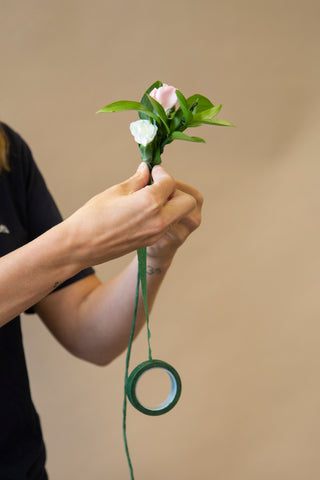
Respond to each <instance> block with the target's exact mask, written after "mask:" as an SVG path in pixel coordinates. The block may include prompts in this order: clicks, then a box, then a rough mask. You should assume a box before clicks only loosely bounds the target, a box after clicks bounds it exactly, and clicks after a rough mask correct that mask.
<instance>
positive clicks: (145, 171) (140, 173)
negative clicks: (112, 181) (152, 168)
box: [122, 162, 150, 194]
mask: <svg viewBox="0 0 320 480" xmlns="http://www.w3.org/2000/svg"><path fill="white" fill-rule="evenodd" d="M149 176H150V173H149V168H148V165H147V164H146V163H145V162H141V163H140V165H139V166H138V168H137V171H136V172H135V174H134V175H132V177H130V178H128V179H127V180H125V181H124V182H122V187H123V188H124V190H125V193H126V194H130V193H134V192H137V191H138V190H140V189H141V188H143V187H145V186H146V185H148V183H149Z"/></svg>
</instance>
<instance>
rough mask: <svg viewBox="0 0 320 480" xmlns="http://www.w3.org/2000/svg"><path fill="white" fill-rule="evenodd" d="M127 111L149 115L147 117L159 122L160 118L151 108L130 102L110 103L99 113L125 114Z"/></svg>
mask: <svg viewBox="0 0 320 480" xmlns="http://www.w3.org/2000/svg"><path fill="white" fill-rule="evenodd" d="M127 110H137V111H138V112H143V113H145V114H146V115H147V117H151V118H154V119H155V120H157V122H159V117H158V115H156V114H155V113H153V112H152V111H151V110H149V108H147V107H146V106H145V105H142V103H139V102H130V101H129V100H121V101H119V102H114V103H110V104H109V105H106V106H105V107H103V108H101V110H99V111H98V112H97V113H104V112H125V111H127Z"/></svg>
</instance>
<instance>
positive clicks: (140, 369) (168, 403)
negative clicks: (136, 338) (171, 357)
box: [126, 360, 181, 416]
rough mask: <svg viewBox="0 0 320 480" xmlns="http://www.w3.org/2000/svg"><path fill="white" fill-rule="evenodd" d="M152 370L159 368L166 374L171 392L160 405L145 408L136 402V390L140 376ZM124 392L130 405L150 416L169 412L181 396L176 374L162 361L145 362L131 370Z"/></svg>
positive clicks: (179, 383) (179, 382) (179, 381)
mask: <svg viewBox="0 0 320 480" xmlns="http://www.w3.org/2000/svg"><path fill="white" fill-rule="evenodd" d="M153 368H160V369H162V370H165V371H166V372H167V374H168V375H169V377H170V380H171V390H170V393H169V395H168V397H167V398H166V399H165V400H164V401H163V402H162V403H160V404H159V405H156V406H155V407H146V406H144V405H142V403H141V402H140V401H139V400H138V397H137V393H136V389H137V384H138V382H139V380H140V378H141V376H142V375H144V374H145V373H146V372H147V371H149V370H151V369H153ZM126 392H127V395H128V398H129V400H130V402H131V404H132V405H133V406H134V407H135V408H136V409H137V410H139V411H140V412H142V413H145V414H146V415H152V416H155V415H162V414H164V413H166V412H169V410H171V409H172V408H173V407H174V406H175V404H176V403H177V402H178V400H179V398H180V395H181V379H180V376H179V374H178V372H177V371H176V370H175V369H174V368H173V367H172V366H171V365H169V363H166V362H163V361H162V360H146V361H145V362H142V363H140V364H139V365H138V366H137V367H136V368H135V369H134V370H132V372H131V374H130V376H129V378H128V380H127V383H126Z"/></svg>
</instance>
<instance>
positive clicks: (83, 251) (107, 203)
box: [60, 163, 196, 268]
mask: <svg viewBox="0 0 320 480" xmlns="http://www.w3.org/2000/svg"><path fill="white" fill-rule="evenodd" d="M152 176H153V182H154V183H153V184H152V185H148V181H149V169H148V167H147V165H146V164H145V163H142V164H141V165H140V166H139V168H138V170H137V171H136V173H135V174H134V175H133V176H132V177H131V178H129V179H128V180H126V181H124V182H122V183H120V184H118V185H114V186H113V187H111V188H108V189H107V190H105V191H104V192H102V193H100V194H98V195H96V196H94V197H93V198H91V199H90V200H89V201H88V202H87V203H85V204H84V205H83V206H82V207H81V208H80V209H79V210H77V211H76V212H75V213H74V214H72V215H71V216H70V217H69V218H67V219H66V220H65V221H64V222H62V224H60V225H61V227H62V228H64V229H65V234H66V235H67V237H66V238H67V241H68V242H70V243H69V244H70V251H71V255H72V256H73V259H72V260H73V261H74V262H75V263H76V264H77V265H79V266H80V267H81V268H84V267H87V266H93V265H97V264H100V263H103V262H106V261H108V260H111V259H113V258H116V257H120V256H122V255H124V254H126V253H129V252H132V251H134V250H136V249H138V248H142V247H146V246H149V245H152V244H154V243H155V242H156V241H157V240H158V239H160V238H161V237H162V236H163V235H164V233H166V232H167V231H168V229H169V227H170V225H171V224H172V223H174V222H177V221H179V219H180V218H182V217H183V216H185V215H187V214H188V213H189V212H191V211H192V210H193V209H194V208H195V206H196V200H195V198H194V197H193V196H192V195H189V194H187V193H183V192H180V191H179V192H178V193H179V194H176V195H175V190H176V183H175V180H174V179H173V178H172V177H171V176H170V175H169V174H168V173H167V172H166V171H165V170H164V169H163V168H162V167H161V166H157V167H156V168H154V170H153V172H152Z"/></svg>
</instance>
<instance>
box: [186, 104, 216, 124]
mask: <svg viewBox="0 0 320 480" xmlns="http://www.w3.org/2000/svg"><path fill="white" fill-rule="evenodd" d="M221 108H222V105H217V106H216V107H212V108H209V110H204V111H203V112H199V113H196V114H194V115H193V119H192V122H201V121H202V120H211V119H212V118H213V117H215V116H216V115H217V114H218V113H219V112H220V110H221Z"/></svg>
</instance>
